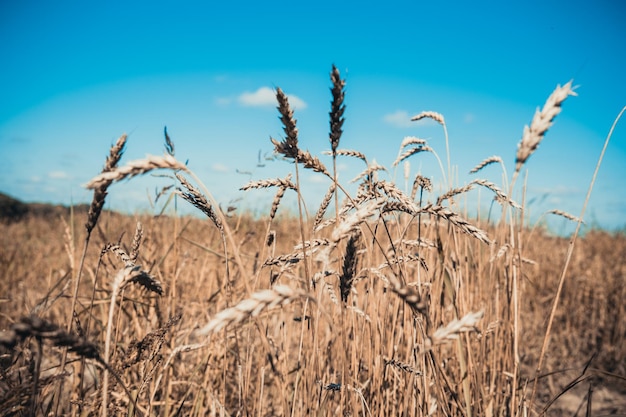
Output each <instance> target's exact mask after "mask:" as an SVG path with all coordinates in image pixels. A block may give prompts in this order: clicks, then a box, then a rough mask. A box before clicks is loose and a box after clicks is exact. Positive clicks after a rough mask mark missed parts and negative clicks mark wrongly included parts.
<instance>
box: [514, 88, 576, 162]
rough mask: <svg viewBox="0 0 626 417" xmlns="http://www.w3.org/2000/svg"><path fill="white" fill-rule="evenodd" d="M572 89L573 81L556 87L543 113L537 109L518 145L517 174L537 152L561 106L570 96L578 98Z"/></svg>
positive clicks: (516, 157) (542, 110)
mask: <svg viewBox="0 0 626 417" xmlns="http://www.w3.org/2000/svg"><path fill="white" fill-rule="evenodd" d="M574 89H575V87H574V88H572V81H570V82H568V83H567V84H565V85H564V86H563V87H561V86H560V85H557V86H556V89H555V90H554V91H553V92H552V94H550V97H548V100H547V101H546V103H545V104H544V106H543V109H541V111H540V110H539V109H537V111H535V116H534V117H533V120H532V122H531V123H530V126H525V127H524V133H523V135H522V140H521V141H520V143H519V144H518V145H517V155H516V156H515V173H518V172H519V170H520V169H521V168H522V165H524V163H525V162H526V160H527V159H528V158H529V157H530V155H532V154H533V152H535V150H536V149H537V147H538V146H539V143H540V142H541V140H542V139H543V137H544V135H545V134H546V132H547V131H548V129H549V128H550V127H551V126H552V122H553V120H554V118H555V117H556V116H557V115H558V114H559V113H560V112H561V104H563V102H564V101H565V99H566V98H567V97H569V96H576V95H577V94H576V93H575V92H574Z"/></svg>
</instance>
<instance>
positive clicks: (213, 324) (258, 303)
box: [196, 285, 314, 336]
mask: <svg viewBox="0 0 626 417" xmlns="http://www.w3.org/2000/svg"><path fill="white" fill-rule="evenodd" d="M300 298H308V299H310V300H314V299H313V297H312V296H310V295H309V294H307V293H306V292H304V291H301V290H296V289H293V288H291V287H288V286H286V285H276V286H274V287H273V288H272V289H269V290H263V291H259V292H255V293H253V294H252V295H251V296H250V298H248V299H246V300H243V301H241V302H240V303H239V304H237V305H236V306H234V307H231V308H227V309H226V310H222V311H220V312H219V313H217V314H216V315H215V317H214V318H213V319H212V320H211V321H209V322H208V323H207V324H206V325H205V326H204V327H202V328H200V329H199V330H197V331H196V334H197V335H198V336H206V335H208V334H210V333H213V332H219V331H220V330H222V329H223V328H224V327H226V326H229V325H235V324H239V323H241V322H243V321H244V320H246V319H247V318H250V317H256V316H258V315H259V314H260V313H261V312H263V311H265V310H268V309H270V308H272V307H275V306H278V305H285V304H288V303H290V302H291V301H294V300H297V299H300Z"/></svg>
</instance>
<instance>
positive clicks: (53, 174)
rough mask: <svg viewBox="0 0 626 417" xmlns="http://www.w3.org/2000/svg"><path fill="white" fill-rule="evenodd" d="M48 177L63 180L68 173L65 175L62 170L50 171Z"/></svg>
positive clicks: (67, 176)
mask: <svg viewBox="0 0 626 417" xmlns="http://www.w3.org/2000/svg"><path fill="white" fill-rule="evenodd" d="M48 178H52V179H54V180H64V179H67V178H69V175H67V173H66V172H64V171H50V172H48Z"/></svg>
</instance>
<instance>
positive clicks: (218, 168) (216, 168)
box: [211, 162, 229, 172]
mask: <svg viewBox="0 0 626 417" xmlns="http://www.w3.org/2000/svg"><path fill="white" fill-rule="evenodd" d="M211 169H212V170H213V171H215V172H228V171H229V169H228V167H227V166H226V165H224V164H220V163H219V162H218V163H215V164H213V165H211Z"/></svg>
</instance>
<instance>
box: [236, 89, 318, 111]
mask: <svg viewBox="0 0 626 417" xmlns="http://www.w3.org/2000/svg"><path fill="white" fill-rule="evenodd" d="M287 98H288V99H289V104H290V105H291V107H292V108H294V109H297V110H304V109H305V108H306V107H307V104H306V103H305V102H304V101H303V100H302V99H301V98H299V97H297V96H294V95H289V94H288V95H287ZM237 101H238V102H239V104H241V105H242V106H246V107H275V106H276V104H278V103H277V102H276V93H275V92H274V90H272V89H271V88H269V87H261V88H259V89H258V90H256V91H255V92H253V93H250V92H248V91H246V92H245V93H242V94H240V95H239V97H237Z"/></svg>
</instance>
